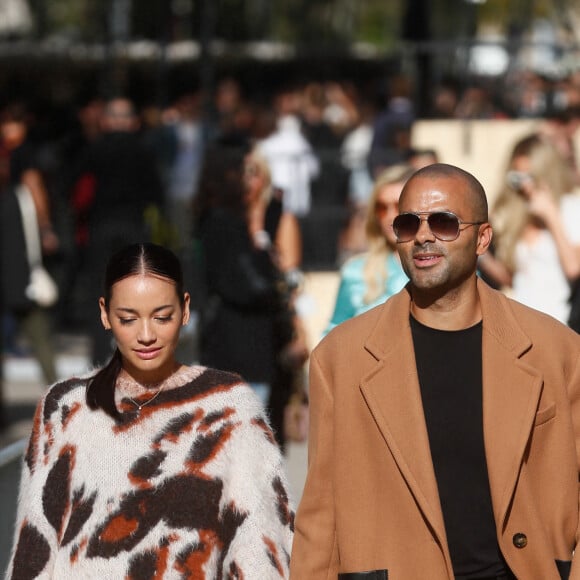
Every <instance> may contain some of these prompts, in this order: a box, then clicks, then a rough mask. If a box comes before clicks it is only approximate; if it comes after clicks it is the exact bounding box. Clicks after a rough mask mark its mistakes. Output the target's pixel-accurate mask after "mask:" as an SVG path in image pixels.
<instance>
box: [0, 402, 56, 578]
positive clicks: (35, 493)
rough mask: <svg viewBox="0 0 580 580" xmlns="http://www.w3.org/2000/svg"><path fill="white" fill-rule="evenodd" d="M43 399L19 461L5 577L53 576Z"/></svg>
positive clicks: (53, 540)
mask: <svg viewBox="0 0 580 580" xmlns="http://www.w3.org/2000/svg"><path fill="white" fill-rule="evenodd" d="M43 408H44V405H43V401H41V402H40V403H39V404H38V407H37V409H36V413H35V416H34V422H33V428H32V433H31V435H30V439H29V442H28V448H27V451H26V454H25V456H24V460H23V462H22V475H21V480H20V490H19V496H18V506H17V515H16V524H15V528H14V543H13V548H12V553H11V557H10V563H9V565H8V570H7V573H6V578H7V579H14V580H16V579H19V578H27V579H31V578H37V579H47V580H48V579H50V578H52V572H51V571H52V568H53V565H54V558H55V555H56V551H57V546H58V539H57V533H56V530H55V528H54V527H53V526H51V524H50V523H49V521H48V519H47V517H46V515H45V513H44V509H43V500H44V493H43V492H44V489H45V483H46V477H45V474H46V466H45V465H44V461H43V453H44V452H43V450H44V449H46V447H47V446H49V441H48V439H47V435H46V433H47V430H46V429H45V425H44V423H43V419H42V417H43Z"/></svg>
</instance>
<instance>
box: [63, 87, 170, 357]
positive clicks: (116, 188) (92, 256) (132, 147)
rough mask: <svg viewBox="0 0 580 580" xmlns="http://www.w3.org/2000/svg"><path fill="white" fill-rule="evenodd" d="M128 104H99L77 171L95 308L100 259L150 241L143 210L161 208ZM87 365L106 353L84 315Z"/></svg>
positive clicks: (149, 156)
mask: <svg viewBox="0 0 580 580" xmlns="http://www.w3.org/2000/svg"><path fill="white" fill-rule="evenodd" d="M139 128H140V122H139V118H138V116H137V114H136V111H135V107H134V105H133V103H132V101H131V100H129V99H127V98H124V97H114V98H111V99H109V100H108V101H107V102H106V103H105V107H104V110H103V114H102V117H101V130H102V134H101V135H100V136H99V137H98V138H97V139H96V140H95V141H94V142H93V143H92V144H91V145H90V146H89V147H88V149H87V150H86V152H85V154H84V155H83V158H82V159H81V160H80V163H79V167H78V168H77V174H76V175H77V179H76V182H75V186H74V190H73V194H72V195H73V200H74V205H75V207H76V208H77V213H78V214H79V215H84V216H85V217H84V219H85V220H86V224H87V228H86V250H85V256H86V262H85V268H87V271H88V273H89V276H88V280H89V286H90V287H89V296H88V304H96V299H97V298H98V292H99V290H100V281H101V279H102V275H103V271H104V268H105V264H106V257H107V256H109V255H111V254H112V253H113V252H114V251H115V250H117V249H119V248H121V247H122V246H124V245H126V244H128V243H132V242H140V241H147V240H149V239H150V237H151V234H150V229H149V227H148V224H147V222H146V213H145V212H146V210H147V209H149V208H157V209H160V208H163V205H164V201H165V195H164V191H163V186H162V182H161V177H160V175H159V172H158V169H157V168H158V165H157V162H156V159H155V156H154V154H153V152H152V150H151V149H149V148H148V147H146V146H145V145H144V143H143V140H142V137H141V135H140V133H139ZM87 325H88V328H89V332H90V335H91V338H92V345H93V351H92V360H93V364H95V365H97V364H102V363H103V362H105V361H106V360H107V359H108V358H109V356H110V355H111V353H112V345H111V341H110V338H109V337H108V336H107V334H106V333H105V332H104V331H103V329H102V327H101V325H100V324H99V323H98V320H95V317H91V316H89V317H88V320H87Z"/></svg>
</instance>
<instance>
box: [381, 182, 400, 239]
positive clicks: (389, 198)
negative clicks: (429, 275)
mask: <svg viewBox="0 0 580 580" xmlns="http://www.w3.org/2000/svg"><path fill="white" fill-rule="evenodd" d="M404 185H405V184H404V183H403V182H399V183H389V184H387V185H384V186H383V187H382V188H381V189H380V191H379V192H378V194H377V200H376V202H375V215H376V218H377V221H378V222H379V225H380V228H381V231H382V232H383V235H384V236H385V238H386V239H387V242H388V243H389V245H390V246H391V247H393V248H394V247H395V246H396V244H397V236H395V232H394V231H393V220H394V219H395V217H397V215H399V197H400V195H401V191H402V190H403V186H404Z"/></svg>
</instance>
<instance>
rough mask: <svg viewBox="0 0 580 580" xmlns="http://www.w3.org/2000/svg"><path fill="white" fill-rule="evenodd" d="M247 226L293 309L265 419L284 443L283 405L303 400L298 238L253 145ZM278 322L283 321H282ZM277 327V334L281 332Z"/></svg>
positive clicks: (247, 170)
mask: <svg viewBox="0 0 580 580" xmlns="http://www.w3.org/2000/svg"><path fill="white" fill-rule="evenodd" d="M244 180H245V185H246V199H245V202H246V207H247V210H246V212H247V217H248V227H249V231H250V236H251V237H252V238H253V239H258V238H260V237H262V238H263V240H262V242H261V243H262V244H264V245H265V246H267V245H268V244H269V246H270V251H271V255H272V259H273V260H274V262H275V264H276V265H277V267H278V269H279V271H280V273H281V274H282V276H283V281H282V283H283V287H284V292H285V293H286V299H287V300H288V307H289V308H290V309H291V310H292V311H293V312H294V316H293V318H292V325H293V327H294V332H293V334H292V336H291V337H286V338H285V339H284V340H282V341H280V343H279V346H278V348H279V353H278V356H277V359H276V369H275V374H274V378H273V380H272V389H271V392H270V398H269V402H268V410H269V414H270V420H271V422H272V426H273V428H274V432H275V433H276V437H277V439H278V442H279V444H280V445H281V446H282V448H283V449H284V448H285V444H286V440H285V436H284V435H285V431H284V409H285V408H286V406H287V404H288V402H289V400H290V399H291V398H292V397H294V398H299V399H300V400H302V401H304V402H305V401H306V400H307V394H306V385H305V375H304V372H305V369H304V363H305V362H306V360H307V359H308V353H309V350H308V345H307V341H306V331H305V328H304V323H303V320H302V319H301V317H300V314H299V312H298V310H297V305H296V302H297V299H298V298H299V292H300V289H301V282H302V272H301V269H300V266H301V262H302V239H301V233H300V226H299V224H298V220H297V218H296V216H295V215H294V214H292V213H290V212H288V211H284V209H283V203H282V199H283V195H284V192H282V191H280V190H277V189H275V188H273V187H272V179H271V175H270V168H269V166H268V163H267V161H266V160H265V159H264V157H262V156H261V155H260V153H259V152H258V151H257V150H256V149H253V150H252V151H250V152H249V153H248V155H246V158H245V160H244ZM285 316H286V315H284V317H283V319H282V322H283V324H286V323H287V321H285V320H284V318H285ZM282 330H283V333H282V336H284V334H286V332H285V331H284V329H282Z"/></svg>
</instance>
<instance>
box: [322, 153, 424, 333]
mask: <svg viewBox="0 0 580 580" xmlns="http://www.w3.org/2000/svg"><path fill="white" fill-rule="evenodd" d="M414 171H415V169H414V168H413V167H411V166H410V165H407V164H397V165H392V166H391V167H389V168H388V169H385V170H384V171H383V172H382V173H381V174H380V175H379V176H378V177H377V179H376V181H375V183H374V186H373V190H372V194H371V198H370V202H369V205H368V212H367V217H366V236H367V240H368V251H367V252H365V253H363V254H359V255H358V256H354V257H352V258H350V259H349V260H348V261H347V262H345V264H344V265H343V266H342V268H341V271H340V284H339V287H338V293H337V296H336V302H335V305H334V311H333V314H332V317H331V319H330V323H329V325H328V327H327V329H326V332H329V331H330V330H331V329H333V328H334V327H335V326H337V325H338V324H340V323H341V322H344V321H345V320H348V319H349V318H352V317H353V316H357V315H358V314H361V313H362V312H366V311H367V310H370V309H371V308H373V307H375V306H377V305H378V304H381V303H383V302H384V301H385V300H386V299H387V298H390V297H391V296H392V295H393V294H396V293H397V292H398V291H399V290H401V289H402V288H403V286H404V285H405V284H406V283H407V281H408V278H407V275H406V274H405V273H404V272H403V268H402V267H401V261H400V259H399V255H398V253H397V238H396V236H395V233H394V231H393V219H394V218H395V217H396V216H397V215H398V213H399V196H400V195H401V191H402V189H403V186H404V185H405V183H406V182H407V179H409V177H411V175H412V174H413V172H414Z"/></svg>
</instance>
